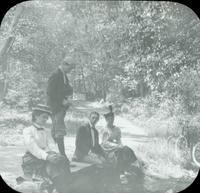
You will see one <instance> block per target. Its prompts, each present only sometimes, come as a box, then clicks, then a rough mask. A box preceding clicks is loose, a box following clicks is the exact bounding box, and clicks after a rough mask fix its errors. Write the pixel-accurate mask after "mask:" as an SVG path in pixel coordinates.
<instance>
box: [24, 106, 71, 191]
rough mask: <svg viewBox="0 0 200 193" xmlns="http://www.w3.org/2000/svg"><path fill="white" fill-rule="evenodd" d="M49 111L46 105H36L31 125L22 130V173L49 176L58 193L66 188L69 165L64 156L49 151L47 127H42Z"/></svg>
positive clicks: (68, 177)
mask: <svg viewBox="0 0 200 193" xmlns="http://www.w3.org/2000/svg"><path fill="white" fill-rule="evenodd" d="M50 116H51V111H50V109H49V107H48V106H46V105H37V106H36V107H35V108H34V109H33V112H32V125H31V126H30V127H28V128H25V129H24V130H23V137H24V145H25V148H26V153H25V154H24V156H23V157H22V169H23V172H24V175H25V176H26V177H28V178H32V179H35V178H36V179H44V178H49V179H50V180H52V182H53V184H54V186H55V188H56V189H57V191H58V192H59V193H64V192H65V190H67V185H66V184H67V183H66V182H67V180H68V179H70V174H71V172H70V166H69V162H68V160H67V159H66V157H65V156H63V155H61V154H59V153H56V152H54V151H51V149H50V146H49V141H50V139H49V138H50V136H49V135H48V129H47V128H44V126H45V125H46V122H47V120H48V118H49V117H50Z"/></svg>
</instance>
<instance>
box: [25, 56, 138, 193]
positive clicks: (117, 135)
mask: <svg viewBox="0 0 200 193" xmlns="http://www.w3.org/2000/svg"><path fill="white" fill-rule="evenodd" d="M74 67H75V65H74V63H73V60H72V59H71V58H69V57H67V58H65V59H64V60H63V62H62V64H61V65H60V66H59V67H58V69H57V70H56V71H55V72H54V73H52V75H51V76H50V78H49V80H48V85H47V104H45V105H43V104H38V105H37V106H36V107H35V108H33V111H32V125H31V126H30V127H28V128H25V129H24V130H23V136H24V144H25V147H26V153H25V154H24V156H23V159H22V160H23V161H22V169H23V172H24V174H25V175H26V176H29V177H31V178H33V177H34V176H42V177H48V178H49V179H51V181H52V182H53V183H54V185H55V187H56V189H57V191H58V192H59V193H64V192H66V190H68V188H69V186H68V184H69V183H70V182H69V181H70V177H69V176H70V174H71V171H70V165H71V162H70V160H69V158H68V156H67V155H66V153H65V144H64V137H65V135H66V130H67V129H66V126H65V122H64V118H65V114H66V111H67V109H68V108H69V107H70V106H71V105H72V104H71V103H72V102H70V100H69V98H70V97H71V96H72V94H73V88H72V87H71V85H70V84H69V80H68V77H67V74H68V73H70V72H71V71H72V70H73V69H74ZM49 118H51V120H52V125H53V126H52V129H51V136H52V138H53V139H54V141H55V143H56V144H57V147H58V150H59V152H55V151H52V150H51V148H50V145H49V144H50V138H49V135H48V128H47V127H46V123H47V120H48V119H49ZM99 118H100V114H99V113H98V112H96V111H93V112H91V113H90V115H89V117H88V122H87V123H86V124H83V125H81V126H80V128H77V133H76V141H75V146H76V147H75V152H74V155H73V157H72V161H76V162H85V163H91V164H96V165H99V166H102V167H104V166H105V165H107V166H108V165H110V166H112V167H113V168H114V169H115V170H117V171H118V173H119V175H120V174H124V172H129V173H131V171H132V168H133V167H135V166H137V167H140V166H139V165H140V164H139V162H138V159H137V157H136V155H135V153H134V152H133V150H132V149H131V148H129V147H127V146H123V144H122V142H121V131H120V129H119V128H118V127H116V126H115V125H114V112H113V109H112V106H111V105H110V106H109V111H108V112H107V113H105V114H104V118H105V120H106V122H107V125H106V128H105V131H104V132H103V135H102V143H101V144H100V142H99V133H98V130H97V129H96V128H95V126H96V124H97V122H98V121H99ZM67 181H68V182H69V183H66V182H67Z"/></svg>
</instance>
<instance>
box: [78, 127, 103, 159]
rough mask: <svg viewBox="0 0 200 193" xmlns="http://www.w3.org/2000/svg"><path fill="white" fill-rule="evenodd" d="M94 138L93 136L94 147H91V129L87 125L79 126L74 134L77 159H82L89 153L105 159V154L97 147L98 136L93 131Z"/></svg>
mask: <svg viewBox="0 0 200 193" xmlns="http://www.w3.org/2000/svg"><path fill="white" fill-rule="evenodd" d="M94 136H95V145H94V147H93V145H92V135H91V127H90V125H89V124H85V125H83V126H81V127H80V128H79V129H78V131H77V134H76V150H75V156H76V157H77V158H80V159H81V158H83V157H84V156H86V155H87V154H88V153H89V151H90V150H91V152H93V153H95V154H97V155H101V156H103V157H105V153H104V151H103V149H102V148H101V146H100V145H99V134H98V131H97V130H96V129H94Z"/></svg>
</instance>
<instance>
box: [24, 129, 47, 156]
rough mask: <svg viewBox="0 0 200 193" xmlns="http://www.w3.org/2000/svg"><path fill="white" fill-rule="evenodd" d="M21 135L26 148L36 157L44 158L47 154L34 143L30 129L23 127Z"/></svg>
mask: <svg viewBox="0 0 200 193" xmlns="http://www.w3.org/2000/svg"><path fill="white" fill-rule="evenodd" d="M23 137H24V144H25V146H26V148H27V150H28V151H29V152H30V153H31V154H33V155H34V156H35V157H37V158H38V159H42V160H46V158H47V156H48V154H47V153H46V151H44V150H43V149H41V148H40V147H39V146H38V145H37V144H36V142H35V140H34V136H33V133H32V131H31V130H28V129H27V130H26V129H25V130H24V131H23Z"/></svg>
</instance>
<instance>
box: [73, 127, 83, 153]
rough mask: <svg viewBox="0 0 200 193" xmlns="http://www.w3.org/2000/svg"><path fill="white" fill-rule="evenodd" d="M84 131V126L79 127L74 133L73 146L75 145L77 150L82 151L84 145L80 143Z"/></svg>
mask: <svg viewBox="0 0 200 193" xmlns="http://www.w3.org/2000/svg"><path fill="white" fill-rule="evenodd" d="M84 130H85V128H84V126H81V127H79V128H78V130H77V133H76V142H75V144H76V148H77V149H78V150H82V149H84V144H83V143H82V142H83V136H84Z"/></svg>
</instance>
